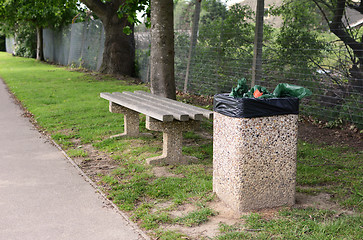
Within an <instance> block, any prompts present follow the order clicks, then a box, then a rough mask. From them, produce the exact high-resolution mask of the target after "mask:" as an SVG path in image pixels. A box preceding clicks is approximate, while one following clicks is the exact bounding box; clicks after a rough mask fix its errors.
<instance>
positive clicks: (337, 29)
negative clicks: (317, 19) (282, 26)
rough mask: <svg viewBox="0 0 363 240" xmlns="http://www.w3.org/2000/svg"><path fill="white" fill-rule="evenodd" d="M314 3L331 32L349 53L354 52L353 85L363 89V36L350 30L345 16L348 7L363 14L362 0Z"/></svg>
mask: <svg viewBox="0 0 363 240" xmlns="http://www.w3.org/2000/svg"><path fill="white" fill-rule="evenodd" d="M312 1H313V2H314V3H315V5H316V6H317V7H318V8H319V10H320V12H321V14H322V15H323V16H324V18H325V20H326V22H327V23H328V24H329V29H330V31H331V32H332V33H334V34H335V35H336V36H337V37H338V38H339V39H340V40H341V41H342V42H343V43H344V44H345V46H346V48H347V50H348V52H352V54H351V56H350V59H351V62H352V66H351V68H350V69H349V74H350V77H351V78H352V79H351V82H352V85H357V86H360V87H363V80H362V79H363V34H362V33H359V32H358V33H357V31H354V30H352V29H351V28H350V26H349V22H348V19H347V18H346V14H345V13H346V9H347V8H348V7H349V8H352V9H355V10H356V11H358V12H360V13H361V14H363V2H362V1H361V0H360V1H358V2H357V1H352V0H334V1H327V0H312ZM344 22H346V24H344ZM350 50H351V51H350Z"/></svg>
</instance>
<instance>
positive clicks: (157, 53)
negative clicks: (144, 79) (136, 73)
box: [150, 0, 176, 99]
mask: <svg viewBox="0 0 363 240" xmlns="http://www.w3.org/2000/svg"><path fill="white" fill-rule="evenodd" d="M150 60H151V61H150V62H151V69H150V78H151V92H152V93H154V94H156V95H159V96H164V97H167V98H171V99H175V98H176V92H175V91H176V89H175V78H174V21H173V0H152V1H151V51H150Z"/></svg>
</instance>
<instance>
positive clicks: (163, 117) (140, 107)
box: [100, 92, 174, 122]
mask: <svg viewBox="0 0 363 240" xmlns="http://www.w3.org/2000/svg"><path fill="white" fill-rule="evenodd" d="M100 97H101V98H104V99H106V100H109V101H111V102H114V103H116V104H119V105H121V106H124V107H126V108H129V109H132V110H134V111H136V112H140V113H142V114H145V115H147V116H150V117H152V118H155V119H157V120H160V121H163V122H171V121H173V120H174V116H173V115H172V114H169V113H168V112H166V111H163V110H161V109H155V108H152V107H150V106H147V105H145V104H143V103H140V102H139V101H135V100H130V99H129V98H127V97H126V96H120V95H117V96H115V95H113V94H111V93H107V92H105V93H101V94H100Z"/></svg>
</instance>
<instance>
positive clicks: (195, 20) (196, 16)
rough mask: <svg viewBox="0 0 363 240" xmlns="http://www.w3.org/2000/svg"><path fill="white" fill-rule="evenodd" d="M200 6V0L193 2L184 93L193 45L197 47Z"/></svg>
mask: <svg viewBox="0 0 363 240" xmlns="http://www.w3.org/2000/svg"><path fill="white" fill-rule="evenodd" d="M201 5H202V0H196V1H195V9H194V16H193V25H192V35H191V37H190V46H189V55H188V62H187V70H186V74H185V80H184V92H185V93H186V92H187V91H188V81H189V71H190V63H191V61H192V59H193V56H194V50H195V45H197V36H198V28H199V18H200V8H201Z"/></svg>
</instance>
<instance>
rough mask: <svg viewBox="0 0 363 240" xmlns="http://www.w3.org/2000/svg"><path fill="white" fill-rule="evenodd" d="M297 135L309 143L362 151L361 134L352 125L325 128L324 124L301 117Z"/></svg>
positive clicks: (362, 137) (362, 136)
mask: <svg viewBox="0 0 363 240" xmlns="http://www.w3.org/2000/svg"><path fill="white" fill-rule="evenodd" d="M298 137H299V139H300V140H303V141H306V142H310V143H316V144H322V145H333V146H348V147H351V148H354V149H356V150H357V151H363V143H362V140H363V134H362V133H360V131H359V130H358V129H356V128H355V127H354V126H351V127H350V126H346V127H344V128H327V127H325V126H324V124H314V123H312V122H311V121H310V120H308V119H307V118H301V121H300V122H299V130H298Z"/></svg>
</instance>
